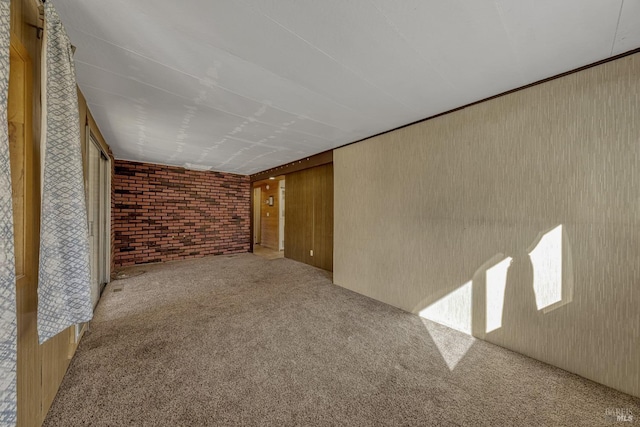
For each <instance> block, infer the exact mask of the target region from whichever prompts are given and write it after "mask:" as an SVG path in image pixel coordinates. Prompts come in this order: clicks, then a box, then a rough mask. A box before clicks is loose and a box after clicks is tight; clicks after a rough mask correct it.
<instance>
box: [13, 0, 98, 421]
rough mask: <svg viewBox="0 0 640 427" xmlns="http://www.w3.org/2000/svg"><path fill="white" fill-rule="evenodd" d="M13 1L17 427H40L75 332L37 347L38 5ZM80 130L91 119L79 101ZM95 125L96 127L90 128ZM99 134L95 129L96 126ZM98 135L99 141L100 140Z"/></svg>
mask: <svg viewBox="0 0 640 427" xmlns="http://www.w3.org/2000/svg"><path fill="white" fill-rule="evenodd" d="M39 4H40V3H39V2H38V1H35V0H12V1H11V66H10V89H9V90H10V95H9V96H10V99H9V117H8V119H9V129H10V141H11V142H10V144H11V145H10V150H11V151H10V155H11V167H12V171H11V172H12V180H13V182H12V187H13V192H14V195H15V197H14V217H15V224H14V225H15V227H14V231H15V239H16V263H17V265H16V271H17V283H16V298H17V301H16V303H17V307H16V310H17V317H18V426H28V427H32V426H39V425H41V424H42V421H43V419H44V417H45V415H46V412H47V410H48V408H49V406H50V404H51V402H52V401H53V398H54V397H55V394H56V392H57V390H58V387H59V386H60V383H61V381H62V378H63V377H64V374H65V372H66V370H67V367H68V366H69V361H70V357H71V355H72V354H73V352H74V350H75V347H76V343H74V339H75V334H74V329H75V328H73V327H72V328H69V329H67V330H65V331H63V332H62V333H60V334H58V335H57V336H56V337H54V338H53V339H51V340H50V341H49V342H47V343H46V344H44V345H42V346H40V345H39V343H38V336H37V325H36V323H37V322H36V319H37V318H36V315H37V276H38V251H39V229H40V164H41V162H40V133H41V132H40V130H41V129H40V124H41V111H42V105H41V96H40V95H41V76H40V67H41V52H42V40H41V39H38V38H37V30H36V28H35V27H42V26H43V20H42V15H41V13H40V11H41V6H39ZM79 107H80V116H81V123H80V130H81V132H84V123H85V122H86V120H87V119H86V118H87V117H88V120H89V122H90V123H92V118H91V115H90V113H89V112H88V109H87V108H86V104H85V103H84V102H83V98H82V97H80V106H79ZM94 126H95V123H94ZM96 130H97V127H96ZM97 133H98V138H99V140H100V142H101V143H102V144H103V145H104V140H103V138H102V136H101V135H99V132H97Z"/></svg>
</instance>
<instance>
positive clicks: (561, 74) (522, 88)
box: [335, 47, 640, 149]
mask: <svg viewBox="0 0 640 427" xmlns="http://www.w3.org/2000/svg"><path fill="white" fill-rule="evenodd" d="M636 53H640V47H639V48H636V49H633V50H630V51H628V52H624V53H621V54H619V55H615V56H612V57H610V58H606V59H602V60H600V61H596V62H593V63H591V64H587V65H583V66H582V67H578V68H574V69H573V70H569V71H565V72H564V73H560V74H556V75H555V76H551V77H547V78H546V79H542V80H538V81H535V82H533V83H529V84H527V85H524V86H520V87H517V88H515V89H511V90H508V91H506V92H502V93H499V94H497V95H493V96H489V97H487V98H483V99H480V100H478V101H474V102H471V103H469V104H465V105H463V106H461V107H456V108H453V109H451V110H447V111H444V112H442V113H438V114H436V115H433V116H429V117H426V118H424V119H420V120H416V121H415V122H411V123H407V124H406V125H402V126H398V127H396V128H393V129H390V130H386V131H384V132H380V133H377V134H375V135H371V136H367V137H365V138H361V139H359V140H357V141H353V142H349V143H347V144H344V145H341V146H339V147H336V148H335V149H338V148H342V147H347V146H349V145H352V144H357V143H358V142H362V141H366V140H367V139H371V138H375V137H377V136H380V135H384V134H386V133H390V132H395V131H397V130H399V129H403V128H406V127H409V126H413V125H416V124H418V123H422V122H426V121H428V120H433V119H435V118H436V117H440V116H444V115H447V114H450V113H453V112H456V111H459V110H463V109H465V108H468V107H471V106H473V105H476V104H481V103H483V102H487V101H491V100H492V99H495V98H500V97H501V96H505V95H509V94H512V93H514V92H519V91H521V90H525V89H529V88H530V87H533V86H537V85H539V84H542V83H546V82H549V81H551V80H555V79H559V78H561V77H565V76H568V75H570V74H574V73H578V72H580V71H584V70H588V69H589V68H593V67H597V66H598V65H602V64H606V63H607V62H611V61H616V60H618V59H621V58H624V57H625V56H630V55H634V54H636Z"/></svg>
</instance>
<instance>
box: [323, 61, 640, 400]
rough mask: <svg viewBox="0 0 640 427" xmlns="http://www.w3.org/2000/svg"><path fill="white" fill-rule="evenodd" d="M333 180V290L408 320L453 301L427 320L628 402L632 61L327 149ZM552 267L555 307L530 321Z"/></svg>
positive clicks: (637, 143) (632, 356)
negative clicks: (498, 296)
mask: <svg viewBox="0 0 640 427" xmlns="http://www.w3.org/2000/svg"><path fill="white" fill-rule="evenodd" d="M334 168H335V208H334V212H335V248H334V281H335V283H336V284H338V285H340V286H343V287H345V288H348V289H351V290H353V291H356V292H359V293H362V294H364V295H368V296H370V297H372V298H375V299H378V300H380V301H383V302H386V303H389V304H391V305H394V306H397V307H400V308H402V309H405V310H408V311H411V312H414V313H420V312H422V311H423V310H424V309H425V308H427V307H433V306H434V305H433V304H434V303H437V302H438V301H443V300H442V298H444V299H445V300H447V295H450V294H451V293H452V292H454V291H457V292H456V293H455V298H449V299H448V300H447V301H448V305H444V307H445V310H444V312H443V311H442V310H441V312H440V313H436V314H432V316H435V317H436V318H437V319H436V320H438V321H441V322H443V323H446V324H451V325H454V326H456V325H458V326H459V324H460V323H461V322H462V323H464V322H465V321H466V320H465V316H467V317H469V319H470V322H471V324H470V326H469V328H470V330H471V331H473V335H475V336H476V337H479V338H483V339H486V340H487V341H490V342H494V343H496V344H499V345H501V346H504V347H507V348H510V349H513V350H515V351H518V352H521V353H524V354H526V355H529V356H531V357H534V358H536V359H539V360H542V361H544V362H547V363H550V364H553V365H556V366H559V367H561V368H563V369H566V370H568V371H571V372H575V373H577V374H579V375H582V376H584V377H587V378H590V379H592V380H594V381H597V382H600V383H603V384H606V385H608V386H611V387H614V388H617V389H619V390H622V391H625V392H627V393H630V394H633V395H636V396H640V54H635V55H633V56H628V57H625V58H622V59H619V60H617V61H614V62H609V63H607V64H604V65H600V66H598V67H594V68H591V69H588V70H586V71H581V72H579V73H576V74H572V75H569V76H566V77H562V78H560V79H556V80H553V81H550V82H547V83H544V84H541V85H538V86H534V87H531V88H528V89H526V90H522V91H519V92H516V93H513V94H510V95H507V96H503V97H500V98H497V99H494V100H491V101H488V102H484V103H482V104H478V105H475V106H472V107H469V108H466V109H464V110H460V111H457V112H454V113H451V114H448V115H445V116H442V117H439V118H436V119H433V120H429V121H426V122H423V123H420V124H417V125H413V126H410V127H407V128H404V129H400V130H397V131H394V132H390V133H388V134H385V135H381V136H378V137H374V138H371V139H369V140H366V141H364V142H360V143H357V144H354V145H350V146H347V147H344V148H341V149H338V150H336V151H335V153H334ZM560 225H561V226H562V229H561V231H559V234H558V233H556V234H554V235H555V236H556V237H557V238H560V237H561V239H560V240H561V249H560V251H558V249H557V248H558V247H556V249H555V252H554V251H553V250H552V251H550V252H549V254H547V255H544V254H542V256H539V255H540V252H541V251H542V249H540V250H538V251H537V252H536V251H534V248H542V247H543V246H545V244H546V243H545V244H541V238H542V237H543V236H544V235H545V233H549V231H550V230H554V229H555V230H556V232H557V231H558V229H557V228H556V227H558V226H560ZM551 234H553V233H549V234H548V235H549V236H551ZM543 240H544V239H543ZM556 240H557V241H558V239H556ZM545 242H548V240H545ZM556 243H557V242H556ZM552 246H553V245H552ZM529 254H534V255H529ZM536 257H537V258H536ZM504 259H506V261H504V262H503V263H502V264H500V262H501V261H502V260H504ZM558 260H559V261H558ZM554 263H555V264H554ZM558 263H560V264H558ZM496 264H500V265H501V266H502V270H500V268H499V267H500V265H499V266H498V267H496V268H495V269H492V267H493V266H494V265H496ZM554 265H555V266H556V267H557V266H558V265H561V267H562V272H561V279H559V280H560V282H558V281H556V282H555V283H556V284H558V283H560V286H561V288H562V289H561V292H562V300H561V301H560V302H559V303H557V304H555V305H553V306H551V307H547V308H545V309H543V310H538V308H537V305H536V294H535V292H534V284H537V283H541V281H544V280H545V277H544V276H545V275H546V274H548V270H552V269H553V268H554V267H553V266H554ZM488 270H489V273H488V272H487V271H488ZM500 271H502V275H501V273H500ZM505 271H506V276H505V274H504V273H505ZM551 276H553V272H552V274H551ZM496 277H497V278H498V279H497V283H500V282H501V281H500V277H502V285H503V286H504V289H505V290H504V291H503V292H501V293H502V296H503V298H504V302H503V304H504V309H503V310H502V312H499V310H498V309H496V307H495V306H494V305H492V306H490V307H488V306H487V299H492V298H493V297H491V298H488V297H487V282H488V281H491V282H492V283H494V282H496ZM557 277H559V276H556V278H557ZM549 280H551V279H548V278H547V282H548V283H551V282H553V281H552V280H551V282H549ZM492 286H493V285H492ZM498 288H499V286H498ZM492 289H495V288H492ZM498 293H500V292H498ZM492 295H494V294H492ZM465 298H466V299H465ZM469 298H470V299H471V300H470V301H469V300H468V299H469ZM441 307H442V306H441ZM423 313H424V312H423ZM443 313H444V314H443ZM438 316H440V318H438ZM442 316H444V318H442ZM496 316H497V319H498V320H499V321H501V326H500V327H498V328H497V329H495V330H492V331H490V332H486V331H487V325H488V324H489V323H491V322H490V321H488V320H487V318H489V317H491V318H492V319H493V322H494V323H495V319H496ZM426 317H429V316H426ZM462 329H464V328H462ZM459 363H465V360H464V357H462V359H461V360H460V361H459ZM468 363H471V362H468Z"/></svg>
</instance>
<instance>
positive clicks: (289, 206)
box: [284, 164, 333, 271]
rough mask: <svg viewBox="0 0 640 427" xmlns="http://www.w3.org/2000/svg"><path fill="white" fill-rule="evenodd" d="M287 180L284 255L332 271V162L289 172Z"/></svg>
mask: <svg viewBox="0 0 640 427" xmlns="http://www.w3.org/2000/svg"><path fill="white" fill-rule="evenodd" d="M286 183H287V203H286V206H285V218H286V220H285V224H284V226H285V231H284V236H285V244H284V255H285V257H287V258H291V259H294V260H296V261H300V262H304V263H305V264H310V265H313V266H316V267H319V268H322V269H325V270H329V271H332V270H333V164H327V165H323V166H318V167H315V168H311V169H306V170H303V171H299V172H294V173H291V174H288V175H287V176H286ZM311 251H313V255H311Z"/></svg>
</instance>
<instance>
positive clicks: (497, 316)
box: [485, 257, 512, 332]
mask: <svg viewBox="0 0 640 427" xmlns="http://www.w3.org/2000/svg"><path fill="white" fill-rule="evenodd" d="M511 259H512V258H510V257H507V258H505V259H503V260H502V261H500V262H499V263H498V264H496V265H494V266H493V267H491V268H489V269H487V271H486V273H485V274H486V280H487V282H486V283H487V286H486V291H487V295H486V310H487V311H486V316H487V317H486V322H487V324H486V332H491V331H495V330H496V329H499V328H500V327H502V309H503V308H504V293H505V289H506V288H507V271H508V270H509V266H510V265H511Z"/></svg>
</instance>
